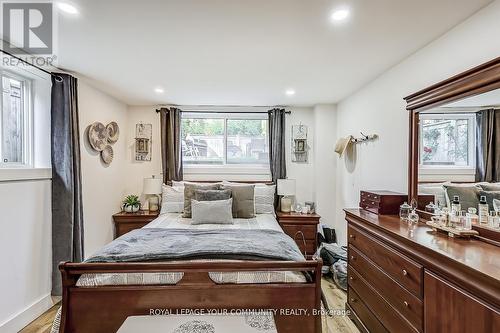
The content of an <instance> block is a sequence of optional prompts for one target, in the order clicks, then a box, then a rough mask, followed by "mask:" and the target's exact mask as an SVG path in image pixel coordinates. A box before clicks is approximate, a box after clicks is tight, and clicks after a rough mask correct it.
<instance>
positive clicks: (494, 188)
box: [480, 183, 500, 191]
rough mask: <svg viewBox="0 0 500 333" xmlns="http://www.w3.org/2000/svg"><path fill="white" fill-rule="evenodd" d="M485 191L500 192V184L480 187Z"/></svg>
mask: <svg viewBox="0 0 500 333" xmlns="http://www.w3.org/2000/svg"><path fill="white" fill-rule="evenodd" d="M480 186H481V188H482V189H483V191H500V184H498V183H496V184H493V183H488V184H481V185H480Z"/></svg>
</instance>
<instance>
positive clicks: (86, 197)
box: [78, 80, 140, 257]
mask: <svg viewBox="0 0 500 333" xmlns="http://www.w3.org/2000/svg"><path fill="white" fill-rule="evenodd" d="M78 86H79V88H78V102H79V112H80V144H81V165H82V183H83V184H82V191H83V193H82V194H83V219H84V233H85V244H84V251H85V257H89V256H90V255H92V253H94V252H95V251H97V250H98V249H99V248H101V247H102V246H103V245H105V244H106V243H109V242H110V241H111V240H112V239H113V231H114V228H113V219H112V215H113V214H114V213H116V212H118V211H120V202H121V201H122V200H123V197H124V195H125V193H126V187H127V184H129V183H130V182H133V181H135V179H136V178H137V177H140V176H139V175H135V174H133V173H129V172H128V169H127V166H128V165H127V156H128V155H127V125H128V120H127V106H126V105H125V104H124V103H122V102H120V101H118V100H116V99H114V98H112V97H110V96H109V95H106V94H104V93H103V92H101V91H99V90H97V89H95V88H93V87H92V86H90V85H89V84H87V83H86V82H85V81H83V80H79V82H78ZM96 121H99V122H101V123H103V124H104V125H106V124H108V123H109V122H111V121H116V122H117V123H118V126H119V128H120V137H119V139H118V141H117V142H116V143H115V144H113V145H112V148H113V153H114V157H113V161H112V163H111V164H110V165H106V164H104V163H103V162H102V160H101V158H100V155H99V153H97V152H95V151H94V150H93V149H92V148H91V147H90V146H89V144H88V140H87V138H86V134H87V133H86V129H87V127H88V126H89V125H90V124H92V123H93V122H96Z"/></svg>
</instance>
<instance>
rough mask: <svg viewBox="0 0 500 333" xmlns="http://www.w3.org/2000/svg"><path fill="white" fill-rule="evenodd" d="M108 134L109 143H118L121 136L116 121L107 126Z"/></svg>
mask: <svg viewBox="0 0 500 333" xmlns="http://www.w3.org/2000/svg"><path fill="white" fill-rule="evenodd" d="M106 132H107V134H108V142H109V143H115V142H116V141H118V137H119V136H120V128H119V127H118V124H117V123H116V122H114V121H112V122H110V123H109V124H107V125H106Z"/></svg>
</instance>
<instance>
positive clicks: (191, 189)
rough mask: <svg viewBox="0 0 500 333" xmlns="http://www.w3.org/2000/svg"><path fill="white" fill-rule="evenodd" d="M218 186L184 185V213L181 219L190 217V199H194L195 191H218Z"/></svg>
mask: <svg viewBox="0 0 500 333" xmlns="http://www.w3.org/2000/svg"><path fill="white" fill-rule="evenodd" d="M218 189H220V184H209V185H204V184H194V183H184V213H183V214H182V217H191V199H194V196H195V194H196V190H218Z"/></svg>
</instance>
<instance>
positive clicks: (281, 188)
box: [278, 179, 295, 195]
mask: <svg viewBox="0 0 500 333" xmlns="http://www.w3.org/2000/svg"><path fill="white" fill-rule="evenodd" d="M278 195H295V179H278Z"/></svg>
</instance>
